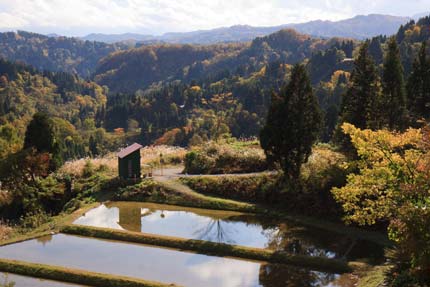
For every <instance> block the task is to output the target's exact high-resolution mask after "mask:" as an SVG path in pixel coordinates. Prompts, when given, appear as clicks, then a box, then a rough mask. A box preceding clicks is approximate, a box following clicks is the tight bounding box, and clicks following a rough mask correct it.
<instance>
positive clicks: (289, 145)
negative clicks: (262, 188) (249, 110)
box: [260, 65, 322, 180]
mask: <svg viewBox="0 0 430 287" xmlns="http://www.w3.org/2000/svg"><path fill="white" fill-rule="evenodd" d="M272 98H273V99H272V104H271V107H270V110H269V113H268V117H267V122H266V125H265V126H264V128H263V129H262V131H261V134H260V140H261V146H262V148H263V149H264V151H265V153H266V155H267V158H268V160H269V161H271V162H274V163H278V164H279V165H280V166H281V168H282V169H283V170H284V172H285V175H286V176H287V177H288V178H289V179H291V180H295V179H298V178H299V175H300V167H301V165H302V163H304V162H306V161H307V159H308V157H309V155H310V153H311V150H312V145H313V144H314V142H315V141H316V140H317V137H318V134H319V132H320V127H321V122H322V116H321V110H320V108H319V105H318V102H317V99H316V97H315V95H314V93H313V91H312V87H311V83H310V80H309V76H308V74H307V72H306V69H305V67H304V66H303V65H296V66H294V68H293V70H292V73H291V80H290V83H289V84H288V86H287V87H286V88H285V89H284V90H283V91H282V92H281V94H280V95H273V97H272Z"/></svg>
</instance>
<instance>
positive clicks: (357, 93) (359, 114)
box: [340, 41, 382, 129]
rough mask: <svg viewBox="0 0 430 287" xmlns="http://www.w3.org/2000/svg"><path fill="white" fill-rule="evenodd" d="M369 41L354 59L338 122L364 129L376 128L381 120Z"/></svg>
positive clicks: (376, 80)
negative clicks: (349, 83)
mask: <svg viewBox="0 0 430 287" xmlns="http://www.w3.org/2000/svg"><path fill="white" fill-rule="evenodd" d="M368 45H369V42H368V41H367V42H365V43H364V44H363V45H362V46H361V48H360V51H359V55H358V57H357V59H356V60H355V67H354V70H353V72H352V74H351V79H350V82H351V86H350V87H349V88H348V91H347V92H346V94H345V95H344V98H343V101H342V107H341V116H340V124H342V123H344V122H348V123H351V124H353V125H354V126H356V127H358V128H361V129H365V128H370V129H377V128H380V127H381V126H382V121H381V116H380V113H381V108H380V104H381V103H380V101H381V99H380V98H381V89H380V81H379V76H378V73H377V70H376V66H375V62H374V61H373V59H372V57H371V56H370V55H369V51H368Z"/></svg>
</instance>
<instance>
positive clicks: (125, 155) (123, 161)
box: [117, 143, 142, 179]
mask: <svg viewBox="0 0 430 287" xmlns="http://www.w3.org/2000/svg"><path fill="white" fill-rule="evenodd" d="M141 148H142V146H141V145H140V144H138V143H134V144H132V145H131V146H128V147H126V148H124V149H122V150H121V151H120V152H119V153H118V154H117V155H118V173H119V177H120V178H122V179H133V178H135V179H137V178H140V175H141V173H140V169H141V166H140V149H141Z"/></svg>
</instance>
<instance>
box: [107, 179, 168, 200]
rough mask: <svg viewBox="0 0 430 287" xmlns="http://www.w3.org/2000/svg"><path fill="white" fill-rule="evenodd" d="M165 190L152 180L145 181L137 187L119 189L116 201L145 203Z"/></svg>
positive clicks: (130, 186)
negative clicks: (153, 195) (147, 199)
mask: <svg viewBox="0 0 430 287" xmlns="http://www.w3.org/2000/svg"><path fill="white" fill-rule="evenodd" d="M163 190H164V188H163V187H162V186H160V185H159V184H158V183H156V182H155V181H153V180H151V179H144V180H142V181H141V182H140V183H138V184H135V185H129V186H125V187H122V188H119V189H118V191H117V192H116V193H115V196H114V198H115V200H124V201H144V200H145V199H146V198H148V197H149V196H151V195H152V194H154V193H158V192H161V191H163Z"/></svg>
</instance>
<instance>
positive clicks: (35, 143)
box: [24, 112, 63, 171]
mask: <svg viewBox="0 0 430 287" xmlns="http://www.w3.org/2000/svg"><path fill="white" fill-rule="evenodd" d="M24 149H25V150H26V149H35V150H36V152H37V153H38V154H42V153H49V154H51V160H50V163H49V166H50V170H51V171H52V170H55V169H57V168H58V167H60V166H61V164H62V162H63V160H62V158H61V149H60V145H59V144H58V142H57V140H56V138H55V132H54V126H53V123H52V121H51V119H50V118H49V116H48V115H47V114H45V113H41V112H38V113H35V114H34V115H33V119H32V120H31V121H30V123H29V124H28V126H27V130H26V132H25V138H24Z"/></svg>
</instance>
